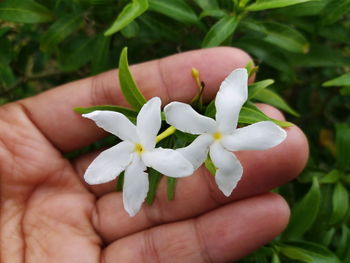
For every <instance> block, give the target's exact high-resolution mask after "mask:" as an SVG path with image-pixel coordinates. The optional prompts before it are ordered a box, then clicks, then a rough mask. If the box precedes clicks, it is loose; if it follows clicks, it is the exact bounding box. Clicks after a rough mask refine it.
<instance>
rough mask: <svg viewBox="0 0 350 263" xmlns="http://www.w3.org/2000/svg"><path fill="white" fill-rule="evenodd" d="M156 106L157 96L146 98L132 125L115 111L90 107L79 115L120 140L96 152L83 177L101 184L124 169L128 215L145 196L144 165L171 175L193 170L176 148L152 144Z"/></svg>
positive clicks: (158, 120) (158, 103) (156, 124)
mask: <svg viewBox="0 0 350 263" xmlns="http://www.w3.org/2000/svg"><path fill="white" fill-rule="evenodd" d="M160 106H161V101H160V99H159V98H157V97H155V98H152V99H151V100H149V101H148V102H147V103H146V104H145V105H144V106H143V107H142V109H141V111H140V112H139V114H138V116H137V124H136V126H135V125H134V124H133V123H132V122H130V121H129V119H128V118H127V117H126V116H124V115H123V114H121V113H118V112H113V111H94V112H91V113H88V114H84V115H83V117H85V118H89V119H92V120H94V121H95V122H96V125H97V126H99V127H101V128H102V129H104V130H106V131H107V132H110V133H112V134H114V135H115V136H117V137H119V138H120V139H121V140H123V141H122V142H120V143H119V144H117V145H115V146H113V147H112V148H110V149H108V150H105V151H103V152H102V153H101V154H100V155H99V156H97V158H96V159H95V160H94V161H93V162H92V163H91V164H90V166H89V167H88V168H87V170H86V172H85V174H84V179H85V181H86V182H87V183H88V184H102V183H105V182H109V181H111V180H113V179H115V178H116V177H117V176H118V175H119V174H120V173H121V172H122V171H124V170H125V177H124V186H123V203H124V208H125V210H126V211H127V212H128V214H129V215H130V216H134V215H135V214H136V213H137V212H138V211H139V210H140V208H141V205H142V203H143V201H144V200H145V198H146V196H147V192H148V175H147V173H145V170H146V167H152V168H153V169H155V170H157V171H158V172H160V173H162V174H164V175H167V176H171V177H184V176H189V175H191V174H192V173H193V171H194V169H193V166H192V164H191V163H190V162H189V161H188V160H187V159H185V158H184V157H183V156H182V155H181V154H180V153H179V152H177V151H175V150H172V149H163V148H160V147H159V148H155V145H156V137H157V133H158V131H159V129H160V126H161V115H160Z"/></svg>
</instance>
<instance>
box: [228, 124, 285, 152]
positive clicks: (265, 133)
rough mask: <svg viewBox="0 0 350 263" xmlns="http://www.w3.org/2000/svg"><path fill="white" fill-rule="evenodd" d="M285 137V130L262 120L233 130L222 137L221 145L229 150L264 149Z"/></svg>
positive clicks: (276, 143) (273, 145)
mask: <svg viewBox="0 0 350 263" xmlns="http://www.w3.org/2000/svg"><path fill="white" fill-rule="evenodd" d="M286 137H287V133H286V131H285V130H283V129H282V128H280V127H279V126H278V125H276V124H275V123H273V122H272V121H262V122H257V123H254V124H252V125H249V126H246V127H244V128H240V129H237V130H235V131H234V132H233V133H232V135H227V136H225V137H224V138H223V139H222V145H223V146H224V147H225V148H226V149H228V150H230V151H240V150H266V149H269V148H272V147H275V146H276V145H278V144H280V143H281V142H282V141H283V140H284V139H285V138H286Z"/></svg>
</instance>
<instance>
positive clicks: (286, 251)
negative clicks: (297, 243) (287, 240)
mask: <svg viewBox="0 0 350 263" xmlns="http://www.w3.org/2000/svg"><path fill="white" fill-rule="evenodd" d="M279 251H280V253H281V254H283V255H284V256H286V257H287V258H290V259H294V260H297V261H301V262H313V259H312V257H310V256H309V255H308V253H307V252H305V250H303V249H301V248H298V247H292V246H282V247H280V248H279Z"/></svg>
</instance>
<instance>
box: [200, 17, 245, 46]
mask: <svg viewBox="0 0 350 263" xmlns="http://www.w3.org/2000/svg"><path fill="white" fill-rule="evenodd" d="M238 23H239V19H238V17H237V16H225V17H223V18H221V19H220V20H219V21H218V22H216V23H215V24H214V25H213V26H212V27H211V28H210V30H209V31H208V33H207V34H206V35H205V37H204V40H203V42H202V47H204V48H206V47H214V46H218V45H220V44H221V43H222V42H224V41H225V40H226V39H227V38H229V37H230V36H232V34H233V32H234V31H235V29H236V27H237V25H238Z"/></svg>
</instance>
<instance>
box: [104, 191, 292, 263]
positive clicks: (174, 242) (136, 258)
mask: <svg viewBox="0 0 350 263" xmlns="http://www.w3.org/2000/svg"><path fill="white" fill-rule="evenodd" d="M288 218H289V208H288V206H287V204H286V202H285V201H284V200H283V199H282V198H281V197H279V196H277V195H274V194H265V195H261V196H256V197H253V198H249V199H245V200H242V201H239V202H236V203H234V204H229V205H226V206H224V207H221V208H218V209H216V210H214V211H211V212H209V213H207V214H204V215H202V216H200V217H198V218H196V219H189V220H186V221H182V222H176V223H172V224H168V225H162V226H158V227H155V228H151V229H149V230H145V231H143V232H140V233H137V234H134V235H131V236H128V237H126V238H123V239H120V240H118V241H116V242H114V243H112V244H111V245H109V246H108V247H107V248H106V249H105V250H104V251H103V252H102V259H103V260H104V261H103V260H102V261H103V262H105V263H110V262H116V261H120V262H140V261H142V262H169V261H171V262H174V263H176V262H181V263H186V262H232V261H234V260H238V259H240V258H242V257H244V256H245V255H247V254H249V253H251V252H252V251H254V250H255V249H257V248H258V247H260V246H262V245H264V244H266V243H267V242H269V241H270V240H272V239H273V238H274V237H275V236H277V235H278V234H279V233H280V232H281V231H283V229H284V228H285V226H286V225H287V223H288ZM116 224H118V222H116Z"/></svg>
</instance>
